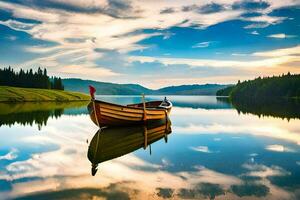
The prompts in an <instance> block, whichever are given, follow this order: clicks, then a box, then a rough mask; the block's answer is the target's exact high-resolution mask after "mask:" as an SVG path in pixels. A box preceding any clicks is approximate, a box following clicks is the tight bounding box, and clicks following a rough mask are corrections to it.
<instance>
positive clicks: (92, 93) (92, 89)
mask: <svg viewBox="0 0 300 200" xmlns="http://www.w3.org/2000/svg"><path fill="white" fill-rule="evenodd" d="M89 88H90V95H91V97H92V99H95V92H96V88H94V87H93V86H91V85H89Z"/></svg>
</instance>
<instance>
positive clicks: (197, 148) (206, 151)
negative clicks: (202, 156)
mask: <svg viewBox="0 0 300 200" xmlns="http://www.w3.org/2000/svg"><path fill="white" fill-rule="evenodd" d="M190 149H192V150H194V151H198V152H202V153H212V151H210V150H209V149H208V147H207V146H197V147H190Z"/></svg>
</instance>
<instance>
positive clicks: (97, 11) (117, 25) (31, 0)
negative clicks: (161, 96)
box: [0, 0, 300, 88]
mask: <svg viewBox="0 0 300 200" xmlns="http://www.w3.org/2000/svg"><path fill="white" fill-rule="evenodd" d="M0 44H1V45H0V67H1V68H3V67H6V66H8V65H10V66H12V67H13V68H15V69H19V68H21V67H22V68H37V67H39V66H41V67H46V68H47V70H48V72H49V74H51V75H59V76H62V77H77V78H83V79H92V80H98V81H108V82H115V83H139V84H142V85H144V86H148V87H151V88H159V87H162V86H168V85H180V84H203V83H235V82H237V81H238V80H245V79H251V78H254V77H257V76H269V75H278V74H282V73H287V72H291V73H300V66H299V63H300V55H299V52H300V1H299V0H285V1H278V0H266V1H262V0H260V1H249V0H238V1H228V0H216V1H193V0H187V1H179V0H169V1H157V0H153V1H140V0H131V1H127V0H99V1H94V0H76V1H75V0H74V1H69V0H44V1H39V0H10V1H5V0H4V1H3V0H0Z"/></svg>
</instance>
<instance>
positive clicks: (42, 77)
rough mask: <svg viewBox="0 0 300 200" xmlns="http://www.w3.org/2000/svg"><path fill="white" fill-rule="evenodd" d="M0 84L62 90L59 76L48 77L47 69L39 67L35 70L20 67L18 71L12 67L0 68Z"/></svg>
mask: <svg viewBox="0 0 300 200" xmlns="http://www.w3.org/2000/svg"><path fill="white" fill-rule="evenodd" d="M0 85H2V86H13V87H24V88H42V89H56V90H64V85H63V83H62V79H61V78H60V77H55V76H54V77H53V76H52V77H49V76H48V74H47V69H46V68H45V69H43V70H42V69H41V68H40V67H39V68H38V69H37V71H33V70H32V69H29V70H26V71H25V70H23V69H20V71H18V72H17V71H15V70H14V69H13V68H12V67H8V68H4V69H0Z"/></svg>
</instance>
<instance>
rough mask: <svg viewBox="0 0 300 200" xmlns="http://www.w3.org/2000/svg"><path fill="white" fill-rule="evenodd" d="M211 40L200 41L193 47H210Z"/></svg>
mask: <svg viewBox="0 0 300 200" xmlns="http://www.w3.org/2000/svg"><path fill="white" fill-rule="evenodd" d="M210 44H211V42H200V43H197V44H195V45H193V46H192V48H205V47H208V46H209V45H210Z"/></svg>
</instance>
